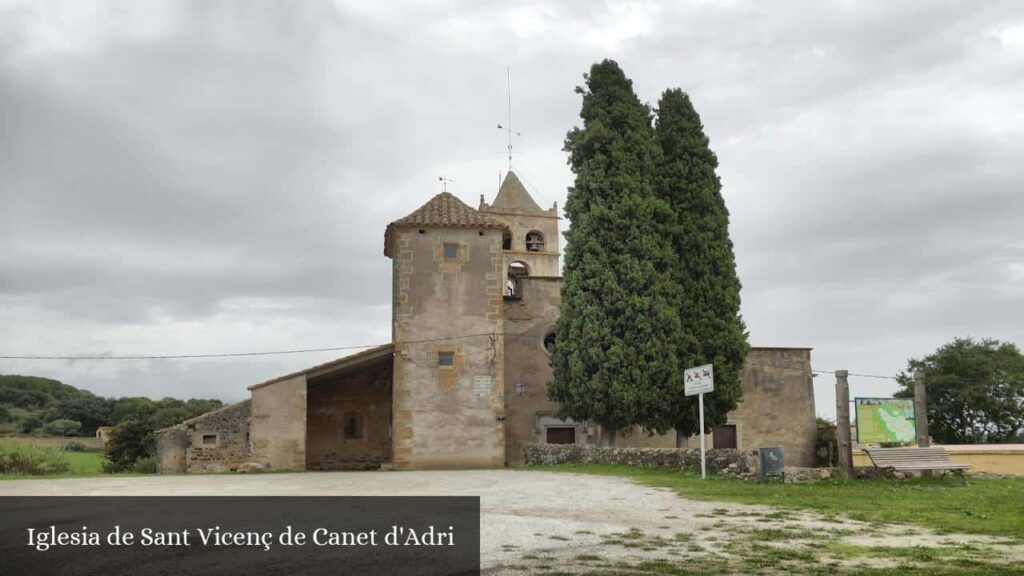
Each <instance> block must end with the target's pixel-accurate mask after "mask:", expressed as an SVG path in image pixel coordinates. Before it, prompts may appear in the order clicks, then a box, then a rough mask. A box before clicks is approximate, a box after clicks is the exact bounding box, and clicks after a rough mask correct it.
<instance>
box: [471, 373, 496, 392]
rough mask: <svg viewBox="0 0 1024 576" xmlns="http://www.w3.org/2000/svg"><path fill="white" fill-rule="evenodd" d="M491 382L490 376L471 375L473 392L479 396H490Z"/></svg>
mask: <svg viewBox="0 0 1024 576" xmlns="http://www.w3.org/2000/svg"><path fill="white" fill-rule="evenodd" d="M491 382H492V379H491V377H490V376H473V392H475V393H476V394H477V395H479V396H490V395H491Z"/></svg>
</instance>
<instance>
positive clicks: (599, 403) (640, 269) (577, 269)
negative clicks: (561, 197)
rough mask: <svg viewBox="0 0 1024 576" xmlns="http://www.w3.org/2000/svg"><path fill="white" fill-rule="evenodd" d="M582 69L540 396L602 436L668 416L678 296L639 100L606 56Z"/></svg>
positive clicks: (646, 115) (666, 211)
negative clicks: (558, 290) (544, 393)
mask: <svg viewBox="0 0 1024 576" xmlns="http://www.w3.org/2000/svg"><path fill="white" fill-rule="evenodd" d="M584 78H585V80H586V87H579V88H577V92H578V93H580V94H582V96H583V105H582V109H581V112H580V117H581V118H582V119H583V126H582V128H580V127H577V128H575V129H573V130H572V131H570V132H569V134H568V136H567V138H566V141H565V150H566V151H567V152H568V153H569V164H570V166H571V167H572V170H573V172H574V173H575V174H576V181H575V185H574V187H573V189H572V190H571V191H570V194H569V198H568V201H567V202H566V206H565V212H566V215H567V216H568V218H569V219H570V222H571V226H570V228H569V230H568V232H567V233H566V239H567V240H568V245H567V247H566V251H565V268H564V283H563V286H562V310H561V315H560V316H559V319H558V324H557V339H556V345H555V349H554V351H553V353H552V356H551V366H552V370H553V374H554V378H553V380H552V382H551V383H550V384H549V385H548V395H549V397H550V398H551V399H552V400H554V401H557V402H558V403H559V404H560V406H561V414H562V416H569V417H572V418H573V419H576V420H583V419H588V420H592V421H594V422H597V423H598V424H600V425H601V426H602V428H603V429H604V430H605V431H606V432H607V434H606V435H605V441H606V442H607V443H610V444H614V439H615V434H616V431H618V430H623V429H627V428H630V427H632V426H635V425H639V426H641V427H642V428H644V429H645V430H648V431H652V432H665V431H667V429H668V428H669V427H670V426H671V421H670V420H671V419H670V418H669V416H668V411H669V410H670V409H671V407H670V406H666V405H665V404H664V399H665V397H666V396H668V395H670V394H671V393H673V392H674V391H675V392H680V393H681V390H682V384H681V370H680V365H679V363H678V361H677V355H676V353H675V350H676V348H677V347H678V346H679V343H678V342H677V340H678V337H679V332H680V322H679V314H678V313H677V311H676V310H675V308H674V303H675V302H677V301H678V299H679V297H678V296H677V295H675V294H674V293H673V292H674V290H675V287H674V285H673V284H672V283H671V281H670V278H669V277H668V276H667V271H668V269H669V267H670V266H671V262H672V260H673V254H672V244H671V239H670V237H669V236H668V235H667V234H666V232H667V229H668V226H669V225H670V223H671V222H670V221H671V210H670V208H669V206H668V203H667V202H666V201H665V200H663V199H661V198H659V197H658V195H657V193H656V191H655V187H654V182H653V181H652V180H653V175H654V172H655V167H656V166H657V165H658V164H659V158H658V148H657V146H656V144H655V141H654V133H653V128H652V126H651V111H650V108H649V107H648V106H647V105H645V104H643V103H641V102H640V100H639V98H637V96H636V94H635V93H634V91H633V85H632V82H631V81H630V80H629V79H628V78H627V77H626V75H625V74H624V73H623V71H622V70H621V69H620V68H619V66H618V64H616V63H615V62H613V61H610V60H605V61H603V62H600V63H598V64H594V65H593V66H592V67H591V69H590V73H589V74H587V75H585V76H584Z"/></svg>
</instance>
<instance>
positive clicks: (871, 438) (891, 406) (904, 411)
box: [854, 398, 916, 444]
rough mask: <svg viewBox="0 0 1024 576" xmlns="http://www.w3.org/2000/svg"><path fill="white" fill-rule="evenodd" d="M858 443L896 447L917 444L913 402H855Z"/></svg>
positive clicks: (860, 400) (877, 400)
mask: <svg viewBox="0 0 1024 576" xmlns="http://www.w3.org/2000/svg"><path fill="white" fill-rule="evenodd" d="M854 404H855V406H856V416H857V442H859V443H860V444H889V443H891V444H897V443H908V442H914V441H915V440H916V421H915V419H914V401H913V400H912V399H910V398H856V399H854Z"/></svg>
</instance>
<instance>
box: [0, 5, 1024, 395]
mask: <svg viewBox="0 0 1024 576" xmlns="http://www.w3.org/2000/svg"><path fill="white" fill-rule="evenodd" d="M28 6H29V5H27V4H26V5H24V6H21V7H18V6H14V7H10V8H5V9H4V10H3V13H2V14H0V23H2V24H0V30H2V32H3V34H0V119H2V125H3V126H4V129H3V130H0V195H2V199H3V210H2V212H0V246H2V248H0V322H6V323H7V324H8V325H10V326H14V327H15V330H12V331H11V333H10V334H4V333H0V349H3V350H5V351H6V350H12V351H17V352H29V353H31V352H54V351H56V352H68V353H84V352H95V351H104V352H119V353H120V352H130V353H146V352H155V353H162V352H190V351H191V352H209V351H238V350H245V349H268V348H297V347H316V346H319V345H328V346H333V345H339V346H340V345H352V344H364V343H377V342H378V341H380V340H382V339H386V336H387V334H388V331H389V324H388V323H389V320H390V309H389V306H390V290H389V283H390V262H389V261H388V260H387V259H386V258H384V257H383V255H382V253H381V252H382V242H383V237H382V236H383V229H384V226H386V224H387V223H388V222H389V221H390V220H393V219H395V218H398V217H401V216H403V215H405V214H407V213H408V212H410V211H412V210H414V209H415V208H417V207H418V206H419V205H421V204H422V203H423V202H425V201H426V200H427V199H428V198H429V197H430V196H431V195H433V194H434V193H436V192H437V191H438V187H437V184H436V178H437V176H438V175H440V174H442V173H443V174H446V175H447V176H450V177H452V178H454V180H455V183H454V185H453V189H454V190H455V191H456V193H457V194H459V195H460V197H462V198H463V199H464V200H466V201H467V202H469V203H471V204H475V202H476V200H477V197H478V195H479V194H481V193H483V194H492V193H493V189H494V187H495V180H496V174H497V172H498V171H499V170H501V169H503V168H504V166H505V160H504V146H505V142H504V137H503V135H502V134H501V133H500V132H499V131H497V130H496V129H495V127H494V125H495V123H496V122H499V121H500V122H503V121H504V120H505V114H506V110H505V105H506V104H505V88H506V87H505V66H506V65H511V66H512V88H513V99H514V123H515V125H516V127H517V129H518V130H520V131H522V132H523V136H522V137H518V138H517V139H516V142H515V146H516V164H517V167H518V168H519V169H520V170H521V172H522V173H523V174H524V175H525V176H526V178H527V179H528V180H529V182H530V186H531V189H532V190H534V191H536V192H538V195H539V197H538V200H542V201H543V203H545V204H547V203H550V202H552V201H558V202H559V203H560V204H563V203H564V199H565V186H566V185H568V184H570V183H571V181H572V174H571V173H569V171H568V169H567V168H566V165H565V157H564V154H563V153H562V152H561V147H562V140H563V138H564V136H565V133H566V131H567V130H568V129H570V128H571V127H572V126H573V125H575V124H577V123H578V113H579V96H578V95H576V94H574V93H573V87H574V86H576V85H578V84H580V83H581V82H582V78H581V74H582V73H583V72H585V71H586V70H587V68H588V67H589V66H590V64H591V63H592V62H594V61H597V60H600V59H601V58H604V57H613V58H616V59H617V60H619V61H620V63H621V64H622V65H623V67H624V69H625V70H626V72H627V74H628V75H630V77H632V78H633V79H634V82H635V84H636V88H637V90H638V92H639V93H640V95H641V97H642V98H643V99H645V100H647V101H650V102H651V103H655V102H656V100H657V98H658V96H659V94H660V92H661V91H662V90H663V89H664V88H667V87H671V86H680V87H682V88H683V89H684V90H687V91H689V92H690V94H691V96H692V97H693V99H694V102H695V104H696V106H697V108H698V110H699V111H700V113H701V115H702V117H703V120H704V122H705V125H706V128H707V131H708V134H709V135H710V137H711V140H712V146H713V148H714V149H715V150H716V151H717V152H718V155H719V158H720V161H721V169H720V174H721V175H722V179H723V184H724V194H725V196H726V200H727V202H728V205H729V208H730V211H731V213H732V216H733V218H732V234H733V239H734V241H735V244H736V253H737V261H738V263H739V266H740V273H741V279H742V280H743V283H744V295H743V299H744V315H745V318H746V319H747V322H748V326H749V328H750V330H751V332H752V335H753V340H754V343H755V344H758V345H811V346H814V347H815V349H816V350H815V356H814V360H815V363H816V364H820V365H821V366H824V367H829V368H848V369H851V370H853V371H860V372H881V373H886V374H891V373H893V372H895V371H896V370H898V369H900V368H902V367H903V363H904V362H905V360H906V358H908V357H910V356H919V355H921V354H924V353H927V352H928V351H929V350H930V349H932V348H934V347H935V346H937V345H939V344H941V343H943V342H944V341H947V340H949V339H951V338H953V337H954V336H959V335H966V334H972V335H975V336H986V335H992V336H995V337H998V338H1003V339H1011V340H1016V341H1017V342H1024V332H1021V329H1020V327H1019V326H1017V325H1015V321H1014V319H1015V318H1018V317H1020V316H1021V315H1022V314H1024V309H1022V305H1021V303H1020V302H1022V301H1024V300H1022V299H1021V296H1022V294H1024V286H1022V283H1024V274H1022V273H1021V272H1019V270H1022V269H1024V244H1021V235H1020V232H1019V229H1020V218H1019V216H1018V215H1019V214H1021V213H1024V195H1021V194H1020V193H1019V191H1020V190H1022V189H1024V180H1022V176H1021V173H1020V170H1019V168H1018V166H1017V164H1018V163H1019V160H1018V159H1019V158H1020V157H1022V156H1024V144H1022V142H1024V138H1022V136H1024V134H1022V132H1024V126H1022V125H1021V124H1022V121H1021V117H1020V115H1019V113H1016V114H1015V113H1013V110H1014V108H1013V105H1012V103H1013V102H1016V101H1020V100H1021V99H1022V98H1024V88H1022V85H1021V84H1020V83H1019V79H1020V78H1021V77H1022V75H1024V58H1021V54H1020V53H1019V52H1013V50H1014V49H1015V48H1012V47H1003V46H1000V45H999V42H998V40H996V39H995V38H994V37H993V36H992V34H991V32H992V31H993V30H995V29H998V28H999V27H1004V26H1010V25H1021V24H1022V21H1021V15H1020V12H1019V7H1018V6H1017V4H1016V3H1015V2H992V3H985V4H984V5H977V4H967V3H960V2H943V3H934V2H927V3H917V2H899V3H887V4H886V5H884V6H882V5H879V6H877V7H873V6H865V5H860V4H847V3H815V4H811V5H807V4H805V3H781V4H773V5H772V7H770V8H769V7H767V6H763V5H761V4H758V3H733V4H729V5H707V4H706V3H698V4H694V5H688V4H683V3H663V4H657V3H647V4H621V5H616V6H609V5H605V4H599V3H592V2H576V3H571V4H558V5H551V4H550V3H519V4H508V3H497V2H488V3H473V4H470V5H467V6H462V7H460V8H459V9H458V10H455V9H453V8H451V7H450V6H446V5H443V4H411V5H405V6H395V5H390V4H389V5H386V6H385V5H370V4H366V5H361V6H357V7H349V6H344V5H340V6H335V5H332V4H329V3H303V4H301V5H285V4H279V3H265V4H251V3H245V4H224V3H218V4H217V5H211V4H209V3H203V2H197V3H191V4H180V3H175V4H173V5H172V6H173V7H174V9H173V10H171V13H172V14H173V15H169V16H166V17H161V18H164V20H163V21H161V26H158V27H156V28H154V29H155V30H158V31H157V32H153V33H147V34H142V33H139V32H138V31H136V30H133V29H131V28H130V27H127V26H125V25H123V24H121V23H120V22H122V20H118V19H116V18H111V19H109V23H108V19H103V18H100V19H97V22H96V23H94V24H88V25H89V26H95V27H96V30H85V31H79V30H75V32H81V33H80V34H76V35H75V37H76V38H77V37H78V36H81V37H84V38H86V39H87V40H88V41H82V42H83V46H78V45H77V44H75V43H74V42H71V41H70V40H69V41H68V43H70V45H71V46H72V48H59V49H53V50H51V51H47V50H42V51H40V49H39V46H40V45H43V46H45V44H46V43H45V41H43V40H39V39H38V38H36V35H38V29H37V27H36V26H34V23H35V22H36V20H37V19H38V18H44V19H45V18H47V16H46V15H45V14H43V15H42V16H40V14H41V12H40V10H41V9H39V10H36V9H35V8H32V9H30V8H29V7H28ZM137 9H138V10H141V12H140V13H143V14H147V13H150V12H152V13H153V14H155V13H156V11H155V10H147V8H146V7H141V8H137ZM631 11H632V12H631ZM634 12H635V13H634ZM82 26H87V25H85V24H83V25H82ZM616 35H618V36H616ZM613 37H618V38H620V39H619V40H618V41H617V42H615V41H612V40H611V38H613ZM44 40H45V39H44ZM76 41H77V40H76ZM599 46H605V47H606V49H605V48H598V47H599ZM1021 49H1024V48H1021ZM563 225H564V226H567V225H568V222H563ZM1013 266H1018V267H1020V268H1013ZM140 347H144V348H145V349H142V348H140ZM339 355H340V354H339ZM328 357H332V356H331V355H329V354H328V355H324V357H323V358H321V357H320V356H316V357H314V356H308V357H305V356H304V357H285V358H278V359H263V360H259V361H255V360H253V361H250V360H249V359H244V360H224V361H216V362H207V361H203V362H198V361H197V362H187V361H181V362H163V363H157V364H153V365H147V364H141V363H135V364H130V365H125V366H120V365H106V364H101V365H98V366H92V367H87V365H86V364H85V363H83V362H75V363H72V364H66V365H58V366H53V365H48V364H40V363H27V362H21V363H17V364H4V365H0V372H12V371H21V372H29V373H39V374H43V375H46V374H51V375H56V376H58V377H62V378H63V379H64V380H66V381H69V382H70V383H72V384H76V385H83V386H87V387H91V388H94V389H96V390H97V391H100V392H102V393H109V394H129V393H134V392H133V391H142V392H144V393H146V394H151V395H154V396H161V395H166V394H173V395H214V396H219V397H223V398H224V399H232V398H235V397H240V392H239V391H240V390H242V389H243V387H244V386H245V385H246V384H251V383H253V382H254V381H259V380H260V379H263V378H267V377H270V376H273V375H275V374H276V373H281V372H286V371H289V370H294V369H296V368H300V367H302V366H304V365H309V364H315V363H316V362H317V361H320V360H323V359H326V358H328ZM118 366H120V367H118ZM825 380H827V378H824V377H819V379H818V382H817V384H816V388H817V389H818V391H819V393H820V397H819V411H821V412H823V413H828V412H830V411H831V407H830V404H829V402H830V396H829V394H830V393H829V391H828V387H829V386H828V385H827V383H825ZM855 383H856V381H855ZM863 386H866V388H864V389H867V390H873V391H876V392H877V393H887V392H891V383H887V382H885V381H865V382H864V383H863ZM886 386H888V387H889V388H886ZM140 393H141V392H140Z"/></svg>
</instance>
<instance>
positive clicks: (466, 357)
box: [392, 228, 505, 469]
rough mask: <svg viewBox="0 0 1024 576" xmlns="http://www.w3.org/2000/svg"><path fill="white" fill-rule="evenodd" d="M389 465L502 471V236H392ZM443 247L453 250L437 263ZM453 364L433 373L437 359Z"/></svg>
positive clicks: (433, 232) (494, 232)
mask: <svg viewBox="0 0 1024 576" xmlns="http://www.w3.org/2000/svg"><path fill="white" fill-rule="evenodd" d="M394 234H395V235H394V239H393V242H394V245H393V250H394V256H393V273H394V278H393V281H394V288H393V290H394V294H393V298H394V302H393V310H392V314H393V341H394V343H395V354H394V381H393V389H394V394H393V403H392V414H393V421H394V426H393V427H394V442H393V454H392V459H393V462H394V466H395V468H397V469H413V468H419V469H424V468H490V467H500V466H502V465H503V464H504V462H505V434H504V422H503V420H504V418H505V414H504V399H503V395H504V391H505V381H504V373H505V371H504V352H505V346H504V336H503V335H502V328H503V319H504V316H503V314H502V307H503V301H502V295H501V294H502V283H503V281H504V274H503V271H502V269H501V265H502V253H501V230H499V229H487V230H476V229H460V228H453V229H437V228H425V229H422V230H418V229H399V230H395V233H394ZM445 244H455V245H456V246H457V247H458V251H457V257H456V258H453V259H446V258H445V256H444V246H445ZM442 355H443V356H444V358H445V359H446V361H447V359H449V358H450V359H452V361H451V363H450V364H447V363H446V365H441V363H440V361H439V360H440V357H441V356H442Z"/></svg>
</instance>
